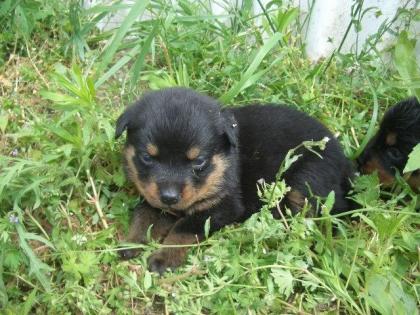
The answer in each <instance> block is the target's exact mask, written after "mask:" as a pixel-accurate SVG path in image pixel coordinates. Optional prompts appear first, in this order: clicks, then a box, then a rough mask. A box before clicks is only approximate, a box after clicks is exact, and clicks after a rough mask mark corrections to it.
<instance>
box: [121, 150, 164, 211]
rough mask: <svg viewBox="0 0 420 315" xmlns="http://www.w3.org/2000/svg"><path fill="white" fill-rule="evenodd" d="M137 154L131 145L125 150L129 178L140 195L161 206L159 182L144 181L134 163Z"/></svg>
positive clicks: (152, 203)
mask: <svg viewBox="0 0 420 315" xmlns="http://www.w3.org/2000/svg"><path fill="white" fill-rule="evenodd" d="M135 155H136V150H135V149H134V147H133V146H131V145H129V146H127V147H126V148H125V150H124V157H125V161H126V165H127V173H128V174H127V175H128V178H129V179H130V180H131V181H132V182H133V183H134V185H135V186H136V188H137V190H138V192H139V193H140V195H142V196H143V197H145V198H146V200H147V202H149V203H150V204H151V205H152V206H154V207H155V206H160V205H161V204H160V201H159V189H158V186H157V184H156V183H155V182H154V181H153V180H152V181H150V182H147V183H146V182H143V181H142V180H141V179H140V178H139V174H138V171H137V168H136V165H135V164H134V161H133V158H134V157H135Z"/></svg>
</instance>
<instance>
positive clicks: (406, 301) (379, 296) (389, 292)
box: [366, 273, 418, 315]
mask: <svg viewBox="0 0 420 315" xmlns="http://www.w3.org/2000/svg"><path fill="white" fill-rule="evenodd" d="M366 292H367V294H366V301H367V302H368V304H369V305H370V306H371V307H373V308H374V309H376V310H377V311H378V312H379V313H381V314H383V315H388V314H389V315H394V314H401V315H403V314H413V315H414V314H418V309H417V308H416V302H415V300H414V298H413V297H412V296H411V295H410V294H408V293H407V292H406V291H404V289H403V287H402V283H401V281H398V280H396V279H395V278H394V277H392V276H391V275H390V274H387V275H381V274H377V273H374V274H371V275H369V276H368V278H367V281H366Z"/></svg>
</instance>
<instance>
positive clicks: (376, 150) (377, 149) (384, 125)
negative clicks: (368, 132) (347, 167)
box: [357, 97, 420, 192]
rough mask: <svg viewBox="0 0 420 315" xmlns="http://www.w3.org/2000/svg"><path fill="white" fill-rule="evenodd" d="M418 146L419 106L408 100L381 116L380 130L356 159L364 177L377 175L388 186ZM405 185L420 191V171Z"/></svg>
mask: <svg viewBox="0 0 420 315" xmlns="http://www.w3.org/2000/svg"><path fill="white" fill-rule="evenodd" d="M418 143H420V104H419V101H418V100H417V98H415V97H411V98H408V99H406V100H403V101H401V102H399V103H398V104H396V105H394V106H392V107H391V108H390V109H389V110H388V111H387V112H386V113H385V115H384V117H383V119H382V121H381V123H380V126H379V130H378V132H377V133H376V135H375V136H374V137H373V138H372V139H371V140H370V141H369V143H368V145H367V146H366V148H365V150H364V151H363V152H362V154H361V155H360V157H359V158H358V159H357V163H358V166H359V170H360V171H361V172H362V173H364V174H370V173H372V172H375V171H376V172H378V176H379V179H380V181H381V183H383V185H384V186H390V185H392V184H393V182H394V180H395V174H396V172H399V173H400V174H402V171H403V169H404V167H405V164H406V163H407V160H408V155H409V154H410V152H411V151H412V150H413V148H414V147H415V146H416V145H417V144H418ZM407 183H408V184H409V185H410V187H411V188H412V189H413V190H414V191H418V192H420V171H419V170H416V171H414V172H412V173H411V174H409V175H408V177H407Z"/></svg>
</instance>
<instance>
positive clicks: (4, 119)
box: [0, 114, 9, 133]
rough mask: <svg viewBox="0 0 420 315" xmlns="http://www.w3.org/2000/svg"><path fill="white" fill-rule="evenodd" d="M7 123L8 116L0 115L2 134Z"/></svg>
mask: <svg viewBox="0 0 420 315" xmlns="http://www.w3.org/2000/svg"><path fill="white" fill-rule="evenodd" d="M8 122H9V115H8V114H3V115H0V131H1V132H3V133H4V131H5V130H6V127H7V123H8Z"/></svg>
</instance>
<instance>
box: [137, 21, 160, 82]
mask: <svg viewBox="0 0 420 315" xmlns="http://www.w3.org/2000/svg"><path fill="white" fill-rule="evenodd" d="M159 23H160V21H159V20H157V21H156V22H155V24H154V26H153V29H152V32H151V33H150V34H149V36H147V38H146V41H145V42H144V44H143V47H142V48H141V51H140V55H139V57H138V58H137V60H136V63H135V64H134V66H133V68H132V69H131V73H132V75H131V86H134V85H135V84H136V83H137V81H138V80H139V76H140V71H141V69H142V68H143V64H144V59H145V58H146V55H147V53H148V52H149V50H150V48H151V45H152V41H153V39H154V38H155V36H156V33H157V30H158V25H159Z"/></svg>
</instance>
